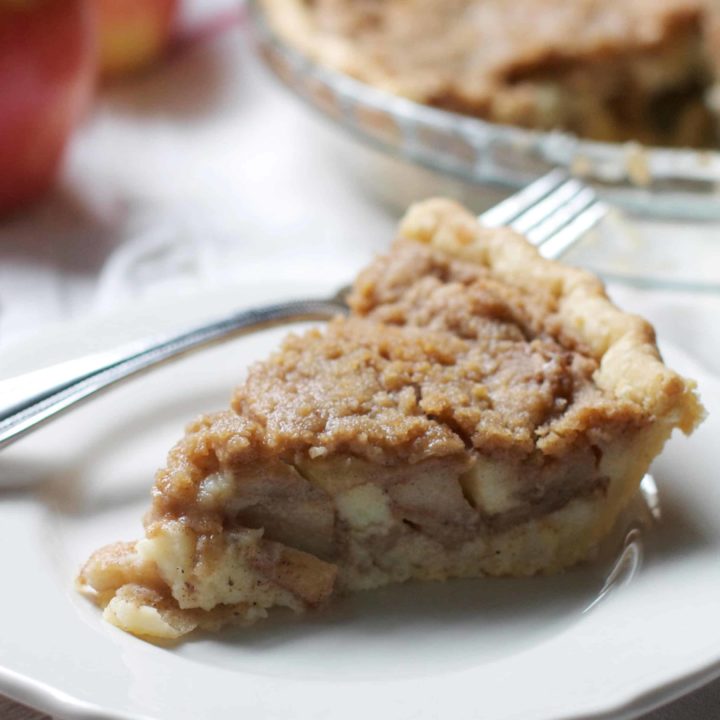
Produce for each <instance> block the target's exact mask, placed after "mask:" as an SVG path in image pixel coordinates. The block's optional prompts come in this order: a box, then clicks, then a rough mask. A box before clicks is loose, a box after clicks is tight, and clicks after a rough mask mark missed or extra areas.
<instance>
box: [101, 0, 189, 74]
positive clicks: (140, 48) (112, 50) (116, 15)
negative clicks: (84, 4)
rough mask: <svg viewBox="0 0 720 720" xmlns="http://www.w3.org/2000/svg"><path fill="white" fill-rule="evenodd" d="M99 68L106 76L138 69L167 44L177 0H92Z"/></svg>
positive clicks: (154, 57)
mask: <svg viewBox="0 0 720 720" xmlns="http://www.w3.org/2000/svg"><path fill="white" fill-rule="evenodd" d="M95 3H96V5H97V10H98V17H99V39H100V68H101V70H100V71H101V74H102V75H103V77H105V78H116V77H121V76H124V75H128V74H130V73H133V72H135V71H137V70H140V69H142V68H144V67H146V66H148V65H149V64H150V63H152V62H153V61H154V60H156V59H157V58H158V57H159V56H160V55H161V54H162V52H163V51H164V50H165V47H166V46H167V43H168V40H169V38H170V33H171V31H172V28H173V24H174V22H175V18H176V16H177V13H178V9H179V5H180V2H179V0H95Z"/></svg>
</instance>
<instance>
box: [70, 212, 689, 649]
mask: <svg viewBox="0 0 720 720" xmlns="http://www.w3.org/2000/svg"><path fill="white" fill-rule="evenodd" d="M349 300H350V306H351V313H350V316H349V317H347V318H338V319H336V320H334V321H333V322H331V323H329V324H328V325H327V326H326V327H323V328H322V329H315V330H311V331H309V332H307V333H305V334H303V335H290V336H289V337H288V338H287V339H286V340H285V342H284V343H283V345H282V346H281V347H280V349H279V350H278V351H277V352H276V353H275V354H274V355H272V356H271V357H270V358H269V359H268V360H266V361H264V362H261V363H258V364H256V365H254V366H253V367H251V368H250V370H249V373H248V376H247V379H246V380H245V382H243V383H242V385H241V386H240V387H239V388H238V389H237V390H236V392H235V395H234V398H233V400H232V407H231V409H230V410H227V411H224V412H220V413H217V414H214V415H205V416H202V417H200V418H199V419H198V420H196V421H195V422H194V423H192V424H191V425H190V426H189V427H188V429H187V433H186V435H185V437H184V438H183V439H182V440H181V441H180V442H179V443H178V444H177V445H176V446H175V447H174V448H173V449H172V450H171V451H170V455H169V458H168V462H167V466H166V467H165V468H164V469H162V470H160V472H159V473H158V474H157V477H156V481H155V487H154V490H153V498H152V507H151V509H150V512H149V513H148V515H147V517H146V518H145V537H144V538H143V539H141V540H139V541H137V542H131V543H117V544H114V545H110V546H108V547H105V548H103V549H101V550H99V551H97V552H96V553H95V554H94V555H93V556H92V557H91V558H90V560H89V561H88V562H87V563H86V565H85V566H84V567H83V569H82V571H81V573H80V576H79V584H80V587H81V589H82V590H83V591H84V592H87V593H89V594H91V595H92V596H93V597H94V598H95V599H96V601H97V602H98V603H99V604H100V605H101V606H103V607H104V608H105V611H104V615H105V618H106V619H107V620H109V621H110V622H112V623H114V624H116V625H118V626H119V627H121V628H123V629H125V630H127V631H129V632H132V633H135V634H137V635H141V636H150V637H160V638H175V637H178V636H181V635H183V634H184V633H187V632H189V631H191V630H193V629H194V628H196V627H203V628H216V627H219V626H220V625H222V624H224V623H228V622H249V621H253V620H256V619H258V618H261V617H264V616H265V615H266V614H267V610H268V609H269V608H271V607H273V606H285V607H289V608H292V609H294V610H298V611H300V610H304V609H306V608H314V607H317V606H319V605H322V604H323V603H326V602H327V601H328V600H329V599H330V598H332V597H333V596H335V595H337V594H339V593H341V592H344V591H352V590H359V589H368V588H374V587H378V586H380V585H385V584H387V583H391V582H402V581H405V580H408V579H411V578H419V579H426V580H442V579H446V578H451V577H467V576H480V575H531V574H534V573H550V572H555V571H558V570H560V569H562V568H565V567H568V566H570V565H573V564H574V563H577V562H578V561H580V560H583V559H585V558H588V557H590V556H592V553H593V550H594V549H595V548H596V546H597V545H598V542H599V541H600V539H601V538H602V537H603V536H604V535H605V534H607V532H608V531H609V530H610V528H611V526H612V525H613V523H614V521H615V519H616V517H617V515H618V513H619V512H620V510H621V509H622V508H623V506H624V505H625V504H626V503H627V502H628V500H629V499H630V498H631V496H632V495H633V494H634V493H635V492H636V490H637V487H638V484H639V482H640V479H641V478H642V476H643V474H644V473H645V471H646V470H647V468H648V465H649V464H650V462H651V460H652V459H653V457H655V455H656V454H657V453H658V452H659V451H660V449H661V448H662V446H663V444H664V443H665V441H666V440H667V438H668V437H669V436H670V434H671V432H672V430H673V428H676V427H677V428H681V429H682V430H683V431H685V432H686V433H689V432H691V431H692V430H693V428H694V427H695V426H696V424H697V423H698V422H699V421H700V419H701V417H702V407H701V406H700V404H699V401H698V399H697V397H696V395H695V393H694V384H693V383H692V382H690V381H688V380H685V379H683V378H682V377H680V376H679V375H677V374H676V373H675V372H673V371H672V370H670V369H668V368H667V367H665V365H664V364H663V363H662V361H661V359H660V357H659V355H658V351H657V347H656V345H655V340H654V334H653V330H652V327H651V326H650V325H649V324H648V323H647V322H645V321H644V320H642V319H640V318H639V317H636V316H633V315H628V314H625V313H623V312H621V311H620V310H618V309H617V308H616V307H614V306H613V305H612V304H611V302H610V301H609V300H608V298H607V296H606V295H605V292H604V290H603V287H602V284H601V283H600V281H599V280H597V279H596V278H595V277H593V276H592V275H589V274H588V273H586V272H583V271H580V270H576V269H572V268H569V267H566V266H564V265H561V264H559V263H556V262H551V261H548V260H544V259H542V258H541V257H540V256H539V255H538V253H537V251H536V250H535V249H534V248H533V247H532V246H531V245H530V244H528V243H527V242H526V241H525V240H524V239H522V238H521V237H519V236H517V235H515V234H514V233H512V232H511V231H509V230H487V229H484V228H481V227H480V226H479V225H478V224H477V222H476V220H475V219H474V218H473V217H472V216H471V215H469V214H468V213H467V212H466V211H464V210H463V209H462V208H460V207H459V206H457V205H455V204H454V203H451V202H449V201H444V200H431V201H428V202H425V203H422V204H420V205H417V206H416V207H414V208H412V209H411V210H410V212H409V213H408V215H407V216H406V218H405V219H404V221H403V222H402V225H401V227H400V232H399V237H398V239H397V240H396V242H395V244H394V245H393V247H392V249H391V251H390V252H389V253H388V254H387V255H386V256H385V257H381V258H379V259H378V260H376V261H375V262H374V263H373V264H372V265H371V266H370V267H369V268H368V269H366V270H365V271H364V272H362V273H361V274H360V276H359V277H358V279H357V281H356V283H355V286H354V289H353V291H352V293H351V295H350V299H349Z"/></svg>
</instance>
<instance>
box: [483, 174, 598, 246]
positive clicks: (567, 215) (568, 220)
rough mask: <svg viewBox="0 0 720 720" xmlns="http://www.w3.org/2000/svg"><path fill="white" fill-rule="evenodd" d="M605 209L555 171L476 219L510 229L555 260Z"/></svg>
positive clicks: (577, 182) (585, 188) (593, 196)
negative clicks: (523, 236)
mask: <svg viewBox="0 0 720 720" xmlns="http://www.w3.org/2000/svg"><path fill="white" fill-rule="evenodd" d="M608 209H609V208H608V207H607V205H605V203H603V202H602V201H601V200H599V199H598V197H597V195H596V194H595V191H594V190H593V189H592V188H590V187H588V186H587V185H585V184H584V183H582V182H581V181H580V180H577V179H575V178H571V177H570V176H569V175H568V173H567V172H566V171H564V170H560V169H556V170H552V171H550V172H549V173H547V175H543V176H542V177H541V178H540V179H539V180H536V181H535V182H534V183H532V184H531V185H528V186H527V187H526V188H525V189H523V190H521V191H520V192H519V193H516V194H515V195H513V196H511V197H509V198H507V200H504V201H503V202H501V203H500V204H499V205H496V206H495V207H493V208H491V209H490V210H488V211H487V212H485V213H483V214H482V215H480V217H479V220H480V222H481V223H482V224H483V225H485V226H487V227H501V226H508V227H511V228H512V229H513V230H516V231H517V232H519V233H521V234H523V235H525V237H527V239H528V240H529V241H530V242H531V243H533V245H535V246H537V247H538V248H540V252H541V253H542V254H543V255H544V256H545V257H549V258H557V257H560V255H562V254H563V253H564V252H565V251H566V250H568V249H569V248H570V247H571V246H572V245H573V244H574V243H575V242H577V241H578V240H579V239H580V238H581V237H582V236H583V235H584V234H585V233H586V232H587V231H588V230H590V229H591V228H592V227H593V226H594V225H595V224H596V223H597V222H599V221H600V220H601V219H602V218H603V217H604V216H605V215H606V214H607V212H608Z"/></svg>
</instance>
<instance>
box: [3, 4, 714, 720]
mask: <svg viewBox="0 0 720 720" xmlns="http://www.w3.org/2000/svg"><path fill="white" fill-rule="evenodd" d="M216 5H225V6H227V5H228V2H226V1H224V0H212V2H211V0H196V3H195V4H194V8H193V6H191V12H190V14H191V15H193V16H194V17H196V16H197V15H198V14H202V13H206V12H208V8H212V7H215V6H216ZM216 9H217V8H216ZM338 142H339V140H338V138H337V137H335V131H333V130H330V129H329V128H328V126H326V124H325V121H323V120H321V119H319V118H317V117H315V116H314V115H312V114H311V113H310V112H309V111H308V110H307V109H306V108H304V107H302V106H301V105H300V103H298V102H297V101H296V100H295V99H294V98H292V97H290V96H289V95H288V93H287V92H286V91H285V90H284V89H283V88H281V87H280V86H279V84H278V83H277V82H276V81H275V80H274V79H272V78H271V77H270V76H269V74H268V73H267V71H265V70H264V69H262V68H261V67H260V66H259V63H258V62H257V60H256V59H255V58H254V56H253V54H252V52H251V50H250V47H249V42H248V39H247V37H246V33H245V29H244V28H242V27H241V26H240V25H238V26H236V27H233V28H230V29H228V30H227V31H225V32H223V33H222V34H220V35H218V36H216V37H214V38H212V39H209V40H206V41H205V42H203V43H202V44H198V45H194V46H187V45H186V46H183V47H180V48H179V49H178V50H177V52H175V53H174V55H173V56H172V57H171V58H170V59H169V60H168V61H167V63H166V64H165V65H164V66H163V67H161V68H158V69H157V70H154V71H152V72H151V73H150V74H148V75H147V76H145V77H143V78H140V79H137V80H134V81H132V82H129V83H126V84H124V85H122V86H118V87H116V88H114V89H111V90H107V91H104V92H103V94H102V95H101V97H100V99H99V101H98V103H97V105H96V107H95V109H94V111H93V113H92V115H91V116H90V117H89V118H88V119H87V122H86V123H85V125H84V127H83V128H82V129H81V131H80V132H79V133H78V135H77V136H76V138H75V140H74V142H73V145H72V148H71V151H70V153H69V155H68V158H67V163H66V167H65V171H64V174H63V178H62V182H61V183H60V184H59V186H58V188H57V190H56V191H55V192H54V193H53V194H52V195H51V197H49V198H48V199H46V200H45V201H43V202H41V203H40V204H38V205H37V206H35V207H34V208H32V209H30V210H28V211H26V212H23V213H22V214H18V215H16V216H14V217H12V218H10V219H6V220H3V221H0V348H2V347H3V344H5V343H10V342H15V341H19V340H21V339H22V337H23V336H27V335H29V334H34V333H39V332H42V330H43V327H45V326H47V325H48V324H50V323H55V322H59V321H63V320H67V319H70V318H73V317H77V316H80V315H81V314H83V313H89V312H96V313H102V312H104V311H107V310H109V309H110V308H113V307H117V306H120V305H121V304H122V303H123V302H125V301H127V300H128V299H129V298H131V297H132V298H137V297H139V296H142V295H143V294H152V293H168V292H174V291H177V290H180V289H186V288H197V287H200V288H202V287H212V286H214V285H217V284H223V283H231V282H232V280H233V268H237V267H238V266H239V265H240V264H247V263H258V262H267V263H273V262H282V263H285V264H292V263H298V265H299V264H300V261H302V265H303V266H305V267H306V266H307V264H308V262H311V263H316V264H317V266H318V267H322V266H323V264H330V263H331V262H332V263H333V264H335V265H337V264H343V265H344V266H347V267H348V269H349V271H350V270H352V269H353V268H359V267H361V266H362V265H363V263H364V262H366V261H367V260H368V259H369V258H370V257H371V256H372V255H373V254H374V253H375V252H377V251H378V250H381V249H382V248H384V247H385V246H386V244H387V241H388V238H390V237H391V235H392V230H393V226H394V224H395V221H396V219H397V218H396V215H397V213H396V211H395V210H393V209H391V208H389V207H388V206H387V205H383V204H382V203H380V202H379V201H378V199H377V197H376V196H375V197H374V196H373V195H372V194H370V193H367V192H364V191H362V190H360V188H359V186H358V184H357V183H356V182H355V178H354V176H353V175H352V173H351V172H350V171H349V169H348V167H346V166H345V165H344V164H343V163H342V161H341V159H340V158H341V157H342V153H341V152H340V148H339V146H338ZM361 170H362V168H361ZM356 171H357V168H356ZM420 186H421V184H419V185H418V187H417V188H412V187H408V188H403V189H404V190H405V191H406V194H410V195H413V194H415V193H420ZM612 291H613V294H614V295H615V296H616V297H617V298H618V300H619V301H621V302H622V303H623V304H624V305H625V306H628V307H630V306H631V307H633V308H634V309H636V310H637V311H638V312H642V313H643V314H646V315H647V316H649V317H650V319H651V320H653V321H654V322H655V323H656V325H657V326H658V329H659V331H660V334H661V337H662V338H663V339H670V340H672V341H674V342H676V343H678V344H680V345H682V347H683V348H684V349H685V350H686V351H688V352H690V353H691V354H693V355H694V356H695V357H696V359H697V360H698V361H699V362H701V363H703V364H704V365H705V366H706V367H708V368H709V369H711V370H713V371H714V372H716V373H718V374H720V359H719V358H720V355H719V354H718V353H716V352H714V351H713V350H712V347H713V343H708V342H707V339H708V334H710V335H713V334H714V339H715V342H714V346H715V348H717V347H720V323H718V322H717V321H716V318H717V317H718V316H720V312H718V311H720V297H718V296H717V295H712V294H710V293H705V294H696V293H683V294H680V293H676V292H675V293H668V292H663V293H661V292H657V291H655V292H647V291H641V290H633V289H630V288H627V287H620V286H618V287H615V288H612ZM0 642H2V641H1V639H0ZM598 681H601V679H600V678H599V679H598ZM40 717H44V716H41V715H40V714H38V713H36V712H34V711H31V710H28V709H26V708H23V707H21V706H19V705H16V704H15V703H12V702H11V701H9V700H7V699H4V698H2V697H0V718H2V719H3V720H39V718H40ZM715 717H720V682H715V683H713V684H711V685H709V686H707V687H706V688H704V689H702V690H700V691H697V692H695V693H692V694H691V695H690V696H689V697H687V698H684V699H681V700H679V701H677V702H675V703H672V704H671V705H669V706H667V707H665V708H662V709H659V710H657V711H655V712H653V713H651V714H649V715H648V716H647V720H680V718H682V720H707V719H709V718H715Z"/></svg>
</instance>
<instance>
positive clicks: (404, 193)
mask: <svg viewBox="0 0 720 720" xmlns="http://www.w3.org/2000/svg"><path fill="white" fill-rule="evenodd" d="M261 5H262V3H261V2H259V1H258V0H251V1H250V3H249V11H250V16H251V20H252V29H253V34H254V39H255V42H256V45H257V47H258V51H259V53H260V55H261V57H262V58H263V60H264V62H265V63H266V65H267V66H268V67H269V68H270V69H271V71H272V72H273V73H274V75H276V76H277V77H278V78H279V79H280V80H281V81H282V83H283V84H284V85H285V86H286V87H287V88H289V89H290V90H291V91H292V92H293V93H294V94H295V95H296V96H298V97H299V98H301V99H302V100H303V101H305V102H306V103H307V104H308V105H309V106H310V107H312V108H313V109H315V110H316V111H317V112H319V113H320V114H321V115H322V116H324V117H325V118H326V119H328V120H330V121H331V123H332V124H333V125H334V126H335V127H337V128H340V129H342V130H344V131H345V133H344V135H345V138H344V140H345V141H346V142H342V140H343V138H341V142H340V144H339V145H338V147H339V148H340V149H341V150H342V155H343V159H344V160H346V161H348V163H349V165H350V166H351V168H352V169H353V171H354V174H356V175H358V176H359V178H360V179H361V180H362V181H363V182H364V184H365V185H367V186H370V187H371V188H372V191H373V192H374V193H375V194H376V195H380V197H381V199H382V200H383V201H384V202H385V203H387V204H390V205H392V206H393V207H395V208H397V209H401V208H404V207H405V206H407V204H408V202H411V201H413V200H416V199H419V198H420V197H423V196H428V195H437V194H451V195H452V196H454V197H457V198H458V199H460V200H462V201H463V202H465V203H466V204H468V205H470V206H471V207H473V208H475V209H477V210H478V211H479V210H482V209H484V208H485V207H487V206H489V205H491V204H492V203H493V202H496V201H497V199H498V197H499V196H501V195H502V194H503V193H507V190H508V189H510V188H512V189H514V188H517V187H519V186H522V185H524V184H526V183H528V182H530V181H531V180H533V179H534V178H536V177H538V176H539V175H541V174H542V173H545V172H547V171H548V170H549V169H550V168H552V167H558V166H559V167H564V168H567V169H568V170H569V171H570V172H572V173H573V174H575V175H577V176H579V177H582V178H583V179H584V180H585V181H587V182H589V183H591V184H593V185H594V186H595V187H596V189H598V190H599V191H600V192H601V193H602V194H603V196H604V197H605V198H606V199H607V200H608V201H610V202H611V203H612V204H613V205H615V206H616V207H618V208H621V209H622V210H623V211H624V212H625V213H628V214H630V215H631V216H632V217H633V221H634V222H632V223H631V224H627V223H625V222H623V221H622V220H621V219H620V217H619V216H618V217H616V218H615V219H614V220H613V221H611V222H610V223H606V227H605V228H604V229H603V230H601V231H600V232H599V235H600V236H601V237H600V238H599V242H597V240H598V238H596V242H595V243H586V244H585V247H579V248H577V249H576V250H574V251H573V253H574V254H575V255H576V256H577V257H576V258H574V259H573V261H574V262H578V263H582V264H586V265H589V266H592V267H593V269H595V270H596V271H598V272H600V273H601V274H603V275H604V276H606V277H608V278H619V279H626V280H632V281H635V282H639V283H640V284H648V283H649V284H652V285H655V284H660V285H672V286H681V287H686V288H688V287H689V288H692V289H694V288H695V287H701V288H702V289H705V290H706V289H710V290H714V291H720V149H718V150H696V149H676V148H663V147H644V146H642V145H640V144H638V143H607V142H597V141H589V140H583V139H581V138H578V137H576V136H573V135H571V134H569V133H566V132H559V131H556V132H540V131H533V130H527V129H523V128H519V127H514V126H509V125H500V124H495V123H492V122H488V121H485V120H481V119H478V118H474V117H469V116H465V115H460V114H457V113H453V112H450V111H447V110H441V109H436V108H432V107H429V106H426V105H422V104H420V103H417V102H414V101H412V100H408V99H406V98H402V97H397V96H394V95H391V94H389V93H387V92H385V91H382V90H379V89H376V88H374V87H371V86H369V85H367V84H365V83H363V82H360V81H358V80H355V79H354V78H352V77H350V76H348V75H345V74H342V73H339V72H337V71H334V70H332V69H329V68H327V67H325V66H323V65H321V64H319V63H317V62H315V61H314V60H313V59H311V58H309V57H307V56H305V55H304V54H302V53H301V52H299V51H298V50H296V49H295V48H294V47H292V46H290V45H289V44H288V43H286V42H285V41H284V40H283V38H281V37H280V36H279V35H278V34H277V33H276V32H275V31H274V29H273V28H272V27H271V25H270V22H269V21H268V19H267V18H266V16H265V14H264V11H263V8H262V6H261ZM336 135H337V133H336ZM348 139H349V140H350V142H347V140H348ZM608 226H609V227H608ZM649 235H651V236H652V237H651V238H649V237H646V236H649ZM604 236H607V237H604ZM650 244H651V245H652V247H650Z"/></svg>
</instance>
